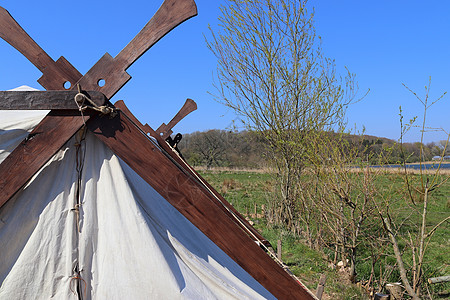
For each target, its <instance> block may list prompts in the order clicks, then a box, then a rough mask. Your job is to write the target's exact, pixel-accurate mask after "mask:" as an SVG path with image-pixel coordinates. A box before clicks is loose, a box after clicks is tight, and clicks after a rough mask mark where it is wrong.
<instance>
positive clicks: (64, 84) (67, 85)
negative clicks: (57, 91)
mask: <svg viewBox="0 0 450 300" xmlns="http://www.w3.org/2000/svg"><path fill="white" fill-rule="evenodd" d="M63 87H64V88H65V89H66V90H68V89H70V88H71V87H72V84H71V83H70V81H65V82H64V83H63Z"/></svg>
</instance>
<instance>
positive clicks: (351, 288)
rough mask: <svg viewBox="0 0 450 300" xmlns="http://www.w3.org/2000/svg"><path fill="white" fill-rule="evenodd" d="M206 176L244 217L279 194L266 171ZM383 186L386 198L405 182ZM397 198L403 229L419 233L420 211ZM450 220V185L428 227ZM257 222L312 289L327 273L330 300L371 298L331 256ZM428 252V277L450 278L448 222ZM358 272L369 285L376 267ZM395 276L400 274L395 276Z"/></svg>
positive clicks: (384, 179)
mask: <svg viewBox="0 0 450 300" xmlns="http://www.w3.org/2000/svg"><path fill="white" fill-rule="evenodd" d="M200 174H201V175H202V176H203V177H204V178H205V179H206V180H207V181H208V182H209V183H210V184H211V185H212V186H213V187H215V188H216V190H218V191H219V192H220V193H221V194H222V195H223V196H224V197H225V198H226V199H227V200H228V201H229V202H230V203H231V204H232V205H233V206H234V207H235V208H236V209H237V210H238V211H240V212H241V213H242V214H244V215H252V214H254V210H255V205H256V207H257V213H258V214H261V207H262V205H266V204H267V200H268V199H269V198H270V197H271V195H272V193H273V191H274V184H275V181H274V180H273V179H272V178H271V175H270V174H268V173H266V172H252V171H223V170H219V171H218V170H215V171H214V170H213V171H205V170H203V171H200ZM417 180H418V178H417V177H415V178H413V179H412V181H417ZM378 181H379V182H377V185H378V186H379V188H380V190H381V191H383V190H384V192H386V193H392V190H393V189H396V188H398V189H401V188H402V187H401V186H402V181H401V179H399V178H398V177H396V176H395V175H392V174H385V175H383V176H381V177H379V178H378ZM388 187H389V188H388ZM394 198H395V197H393V203H395V204H393V205H394V206H395V205H396V206H397V207H396V208H397V210H396V211H397V213H398V215H397V217H398V218H403V219H405V222H404V226H403V227H402V230H405V231H406V230H410V231H414V230H415V229H414V228H415V226H413V225H415V224H417V223H419V222H420V219H419V218H418V214H411V210H412V209H413V210H414V209H418V208H415V206H414V205H411V204H410V203H408V205H406V204H405V203H404V199H394ZM417 207H420V205H419V206H417ZM449 215H450V183H449V182H447V183H446V184H444V185H443V186H442V187H441V188H440V189H439V190H438V191H437V192H436V193H435V194H434V195H433V196H432V197H431V199H430V201H429V214H428V223H429V224H430V225H429V228H428V229H429V230H430V229H431V228H432V226H434V225H435V224H436V223H437V222H439V221H440V220H442V219H443V218H445V217H446V216H449ZM260 217H261V216H260ZM252 221H253V222H254V226H255V227H256V228H257V229H258V230H260V231H261V232H262V234H263V236H265V237H266V238H267V239H268V240H269V241H270V242H271V243H272V245H274V246H276V245H277V240H279V239H281V240H282V241H283V247H282V248H283V261H284V262H285V263H286V264H287V265H288V266H289V267H290V269H291V270H292V271H293V273H294V274H295V275H296V276H298V277H299V278H300V279H301V280H302V281H303V282H304V283H305V284H306V285H307V286H308V287H309V288H310V289H312V290H314V289H315V288H316V286H317V283H318V281H319V278H320V276H321V274H324V273H325V274H327V278H328V279H327V285H326V289H325V292H326V293H327V297H328V299H367V295H366V294H364V293H362V292H361V291H360V289H359V288H358V287H357V286H356V285H351V284H348V282H346V281H345V280H342V278H341V277H342V276H340V274H339V272H337V271H336V270H333V269H331V268H329V258H328V257H327V255H325V254H324V253H321V252H317V251H314V250H311V249H309V248H308V247H307V246H306V245H305V244H304V243H303V241H302V240H301V239H300V238H298V237H293V236H292V235H290V234H289V233H287V232H286V231H285V230H283V229H282V228H277V227H276V226H267V222H266V220H265V219H264V218H255V216H253V218H252ZM402 246H404V244H402ZM427 251H428V252H427V255H426V258H425V272H426V276H427V278H428V277H435V276H443V275H450V226H449V223H448V222H447V223H445V224H443V226H441V227H440V228H439V229H438V230H437V231H436V233H435V235H434V236H433V238H432V240H431V242H430V244H429V246H428V249H427ZM361 252H363V253H364V249H361ZM367 261H369V260H367ZM357 271H358V279H359V280H361V281H363V280H364V279H367V278H366V277H367V276H368V274H367V273H368V272H369V271H370V268H369V266H366V265H365V264H364V262H362V263H360V264H359V268H358V269H357ZM393 274H394V275H395V272H394V273H393ZM449 288H450V285H449V284H439V285H435V286H430V287H429V289H430V293H431V294H433V295H437V293H438V292H442V291H443V290H448V289H449ZM435 297H436V296H435ZM324 299H325V297H324Z"/></svg>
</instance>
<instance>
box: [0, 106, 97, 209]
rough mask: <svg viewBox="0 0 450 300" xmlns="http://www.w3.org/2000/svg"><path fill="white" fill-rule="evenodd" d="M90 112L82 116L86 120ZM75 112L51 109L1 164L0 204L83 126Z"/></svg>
mask: <svg viewBox="0 0 450 300" xmlns="http://www.w3.org/2000/svg"><path fill="white" fill-rule="evenodd" d="M89 118H90V116H89V115H86V116H85V120H86V121H87V120H88V119H89ZM83 124H84V122H83V118H82V117H81V116H80V113H79V112H78V111H63V110H60V111H51V112H50V113H49V114H48V115H47V116H46V117H45V118H44V119H43V120H42V121H41V122H40V123H39V124H38V126H36V128H34V129H33V131H32V132H31V133H30V134H29V135H28V137H27V138H26V139H25V140H23V141H22V142H21V143H20V144H19V146H17V147H16V149H14V151H13V152H12V153H10V154H9V155H8V156H7V157H6V158H5V160H3V162H2V163H1V164H0V207H2V206H3V205H4V204H5V203H6V202H7V201H8V200H9V199H10V198H11V197H12V196H13V195H14V194H16V193H17V191H19V190H20V188H21V187H23V186H24V185H25V184H26V183H27V182H28V181H29V180H30V179H31V177H33V175H34V174H35V173H36V172H38V171H39V170H40V169H41V168H42V166H43V165H44V164H45V163H46V162H47V161H48V160H49V159H50V158H51V157H52V156H53V155H55V153H56V152H57V151H58V150H59V149H60V148H61V147H62V146H63V145H64V144H65V143H66V142H67V141H68V140H69V139H70V138H71V137H72V136H73V135H74V134H75V133H76V132H77V131H78V130H79V129H80V128H81V126H83Z"/></svg>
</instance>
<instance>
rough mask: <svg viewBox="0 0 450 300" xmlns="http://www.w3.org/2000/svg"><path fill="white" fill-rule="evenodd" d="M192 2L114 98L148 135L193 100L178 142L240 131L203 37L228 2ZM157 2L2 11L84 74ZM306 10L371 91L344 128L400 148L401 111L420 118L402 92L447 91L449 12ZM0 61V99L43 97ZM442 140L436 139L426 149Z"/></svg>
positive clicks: (11, 52)
mask: <svg viewBox="0 0 450 300" xmlns="http://www.w3.org/2000/svg"><path fill="white" fill-rule="evenodd" d="M195 2H196V3H197V8H198V16H196V17H194V18H192V19H190V20H187V21H186V22H184V23H182V24H181V25H179V26H178V27H177V28H175V29H174V30H173V31H172V32H170V33H169V34H168V35H167V36H165V37H163V38H162V39H161V40H160V41H159V42H158V43H157V44H156V45H155V46H154V47H152V48H151V49H150V50H149V51H148V52H147V53H145V54H144V55H143V56H142V57H141V58H140V59H139V60H137V61H136V62H135V63H134V64H133V66H131V67H130V68H129V69H128V70H127V72H128V73H129V74H130V75H131V76H132V79H131V80H130V82H128V83H127V84H126V85H125V86H124V88H123V89H122V90H121V91H119V93H117V95H116V96H114V97H113V98H112V99H111V102H115V101H117V100H124V101H125V103H127V106H128V107H129V108H130V110H131V111H132V112H133V113H134V114H135V115H136V117H138V119H139V120H140V121H141V122H142V123H148V124H149V125H150V126H151V127H152V128H158V127H159V125H160V124H161V123H163V122H164V123H166V124H167V122H168V121H170V120H171V119H172V117H173V116H174V115H175V114H176V112H178V110H179V109H180V108H181V106H182V105H183V103H184V101H185V100H186V98H191V99H193V100H194V101H196V102H197V105H198V110H197V111H195V112H193V113H191V114H190V115H188V116H187V117H186V118H185V119H183V120H182V121H181V122H180V124H178V125H177V126H176V127H174V129H173V131H174V133H175V132H181V133H190V132H194V131H205V130H208V129H227V128H229V127H231V126H233V125H234V123H238V122H239V118H238V117H236V116H235V115H234V112H232V111H230V110H229V109H227V108H226V107H225V106H223V105H221V104H219V103H217V102H215V101H214V99H213V97H212V96H211V95H209V94H208V92H214V88H213V79H214V78H213V72H214V70H215V68H216V63H215V58H214V56H213V55H212V53H211V52H210V51H209V50H208V49H207V47H206V43H205V41H204V36H203V35H204V34H205V35H206V36H208V25H209V24H210V25H211V27H212V28H213V29H214V28H217V25H218V20H217V18H218V16H219V5H220V4H223V3H224V2H223V1H207V0H196V1H195ZM161 3H162V0H161V1H143V0H132V1H127V2H126V3H124V2H119V1H108V2H106V1H105V2H103V1H96V2H90V1H89V2H88V1H86V0H80V1H78V3H77V6H76V7H75V6H74V5H73V3H66V2H57V1H54V0H52V1H41V2H32V3H27V7H24V5H23V4H22V3H18V2H17V1H13V0H5V1H3V2H2V6H3V7H4V8H5V9H7V10H8V11H9V12H10V14H11V15H12V16H13V17H14V18H15V19H16V21H17V22H18V23H19V24H20V25H21V26H22V27H23V28H24V29H25V31H26V32H27V33H28V34H29V35H30V36H31V37H32V38H33V39H34V40H35V41H36V42H37V43H38V44H39V45H40V46H41V47H42V48H43V49H44V50H45V51H46V52H47V53H48V54H49V55H50V56H51V57H52V58H53V59H54V60H56V59H58V58H59V57H60V56H64V57H65V58H66V59H67V60H69V61H70V62H71V63H72V64H73V65H74V66H75V67H76V68H77V69H78V70H79V71H80V72H81V73H83V74H84V73H86V72H87V71H88V70H89V68H90V67H91V66H92V65H94V63H95V62H96V61H97V60H98V59H100V57H101V56H103V54H104V53H105V52H108V53H110V54H111V55H112V56H115V55H117V53H118V52H120V50H121V49H122V48H123V47H125V46H126V45H127V43H128V42H129V41H131V39H132V38H133V37H134V36H135V35H136V34H137V33H138V32H139V31H140V30H141V29H142V27H143V26H144V25H145V24H146V23H147V22H148V21H149V20H150V18H151V17H152V16H153V14H154V13H155V12H156V10H157V9H158V7H159V6H160V5H161ZM308 5H309V6H314V8H315V26H316V30H317V34H318V35H320V36H321V38H322V47H323V50H324V52H325V54H326V56H328V57H331V58H334V59H335V61H336V65H337V67H338V70H343V69H344V68H345V67H347V68H348V69H349V70H350V71H351V72H352V73H355V74H356V80H357V81H358V83H359V90H360V96H361V95H363V94H364V93H365V92H366V91H367V90H368V89H370V93H369V94H368V95H367V96H366V97H365V98H364V99H363V100H362V101H361V102H358V103H356V104H353V105H352V106H351V107H349V109H348V114H347V119H348V124H349V127H356V129H357V130H362V129H363V128H364V127H365V129H366V130H365V133H366V134H367V135H373V136H377V137H384V138H388V139H393V140H398V138H399V137H400V123H399V116H398V114H399V110H398V108H399V106H402V108H403V111H404V115H405V118H404V119H405V120H406V121H408V120H409V119H411V118H412V117H413V116H422V114H423V110H422V109H421V107H420V106H421V105H420V102H419V101H418V100H417V99H416V98H415V96H414V95H413V94H412V93H411V92H409V91H408V90H407V89H406V88H405V87H404V86H403V85H402V83H404V84H406V85H407V86H408V87H409V88H410V89H411V90H413V91H415V92H416V93H417V94H418V95H420V96H423V95H424V91H425V90H424V86H425V85H428V78H429V77H430V76H431V93H430V95H431V99H430V101H432V100H435V99H436V98H437V97H439V96H440V95H441V94H442V93H443V92H445V91H447V90H448V83H446V81H445V77H446V75H447V74H446V71H447V70H449V69H450V60H449V59H448V58H447V57H446V53H448V52H449V50H450V41H449V39H445V37H446V34H448V33H447V31H448V29H450V26H449V24H448V23H449V22H448V21H447V20H446V18H447V16H446V12H447V11H448V8H450V3H447V2H443V1H439V2H432V3H427V4H426V5H425V4H424V3H423V2H421V1H417V0H415V1H405V0H402V1H396V2H395V3H393V2H390V1H386V0H384V1H378V2H376V3H366V2H360V1H355V0H353V1H351V0H345V1H339V2H336V1H332V0H326V1H324V0H322V1H317V0H316V1H309V4H308ZM80 8H83V9H82V13H81V14H80ZM0 57H1V63H2V64H1V65H2V68H1V71H2V72H1V73H0V74H1V75H0V76H1V77H0V89H1V90H8V89H12V88H15V87H17V86H20V85H28V86H31V87H33V88H37V89H40V90H42V89H43V88H42V87H41V86H40V85H39V84H38V83H37V79H38V78H39V77H40V76H41V73H40V71H39V70H37V68H35V67H34V66H33V65H32V64H31V63H30V62H29V61H28V60H27V59H26V58H25V57H24V56H23V55H22V54H20V53H19V52H18V51H17V50H15V49H14V48H13V47H11V46H10V45H9V44H7V43H6V42H4V41H3V40H1V42H0ZM341 74H342V73H341ZM449 108H450V104H449V103H448V96H446V97H444V99H442V100H441V101H440V102H438V103H436V104H435V105H434V107H432V108H431V110H430V112H429V114H428V116H427V118H428V119H429V120H431V123H430V124H429V125H430V126H432V127H443V128H446V129H449V128H448V127H449V124H448V122H447V121H446V120H447V116H446V111H448V110H449ZM444 138H446V136H443V135H441V136H439V135H437V134H436V133H433V132H432V133H430V134H427V135H426V137H425V139H424V142H425V143H428V142H431V141H434V142H437V141H439V140H443V139H444ZM404 140H405V141H406V142H417V141H420V132H418V131H417V130H414V132H410V134H409V135H408V136H406V137H405V139H404Z"/></svg>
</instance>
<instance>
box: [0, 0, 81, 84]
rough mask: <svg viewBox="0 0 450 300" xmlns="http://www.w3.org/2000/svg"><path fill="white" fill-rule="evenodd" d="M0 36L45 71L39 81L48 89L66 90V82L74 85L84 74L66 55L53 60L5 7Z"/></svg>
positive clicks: (1, 17)
mask: <svg viewBox="0 0 450 300" xmlns="http://www.w3.org/2000/svg"><path fill="white" fill-rule="evenodd" d="M0 37H1V38H3V39H4V40H5V41H6V42H8V43H9V44H10V45H11V46H13V47H14V48H16V49H17V50H18V51H19V52H20V53H22V54H23V55H24V56H25V57H26V58H27V59H28V60H29V61H30V62H31V63H32V64H33V65H35V66H36V67H37V68H38V69H39V70H40V71H41V72H42V73H43V75H42V77H41V78H40V79H39V80H38V82H39V83H40V84H41V85H42V86H43V87H44V88H45V89H46V90H64V89H65V88H64V83H65V82H67V81H68V82H70V84H71V86H73V85H74V83H76V82H77V81H78V80H79V79H80V78H81V76H82V75H81V73H80V72H78V71H77V69H75V68H74V67H73V66H72V65H71V64H70V63H69V62H68V61H67V60H66V59H65V58H64V57H62V56H61V57H60V58H59V59H58V60H57V61H56V62H55V61H53V59H52V58H51V57H50V56H49V55H48V54H47V53H46V52H45V51H44V50H42V48H41V47H39V45H38V44H37V43H36V42H35V41H34V40H33V39H32V38H31V37H30V36H29V35H28V34H27V33H26V32H25V30H23V28H22V27H20V25H19V24H18V23H17V22H16V21H15V20H14V18H13V17H12V16H11V15H10V14H9V12H8V11H7V10H6V9H4V8H3V7H0Z"/></svg>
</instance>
